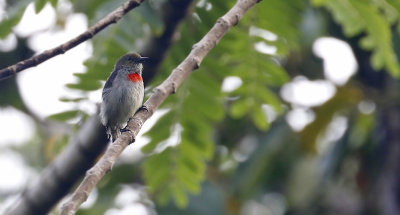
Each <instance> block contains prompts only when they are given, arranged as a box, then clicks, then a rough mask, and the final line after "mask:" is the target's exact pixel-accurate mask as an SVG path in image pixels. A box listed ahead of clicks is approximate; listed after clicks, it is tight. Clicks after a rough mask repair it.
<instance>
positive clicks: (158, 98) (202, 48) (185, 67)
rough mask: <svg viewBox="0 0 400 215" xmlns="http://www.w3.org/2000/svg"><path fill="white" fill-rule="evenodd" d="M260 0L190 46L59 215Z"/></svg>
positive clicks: (246, 3) (77, 201) (240, 5)
mask: <svg viewBox="0 0 400 215" xmlns="http://www.w3.org/2000/svg"><path fill="white" fill-rule="evenodd" d="M257 2H259V0H238V1H237V2H236V4H235V5H234V6H233V7H232V8H231V10H229V11H228V12H227V13H226V14H225V15H224V16H223V17H221V18H219V19H218V21H217V23H216V24H215V25H214V26H213V27H212V28H211V30H210V31H209V32H208V33H207V34H206V35H205V36H204V37H203V38H202V39H201V40H200V41H199V42H198V43H197V44H195V45H194V46H193V48H192V50H191V52H190V53H189V55H188V56H187V57H186V58H185V60H184V61H182V62H181V64H179V66H178V67H177V68H175V69H174V70H173V71H172V73H171V74H170V76H169V77H168V78H167V79H166V80H165V81H164V82H163V83H162V84H161V85H159V86H158V87H156V88H155V89H154V91H153V94H152V95H151V96H150V98H149V99H148V100H147V101H146V102H145V104H144V105H145V106H146V107H147V110H141V111H139V112H137V113H136V114H135V116H134V117H133V118H131V120H130V121H129V122H128V126H127V129H128V132H124V133H122V135H121V136H120V137H119V138H118V139H117V140H116V141H115V142H114V143H113V144H111V145H110V146H109V147H108V149H107V150H106V152H105V153H104V155H103V157H102V158H101V159H100V160H99V161H98V163H96V165H95V166H94V167H92V168H91V169H90V170H88V171H87V173H86V176H85V178H84V179H83V181H82V183H81V184H80V185H79V187H78V188H77V189H76V190H75V192H74V193H73V194H72V196H71V198H70V199H68V200H67V201H66V202H65V203H64V204H63V206H62V208H61V212H60V214H61V215H72V214H75V212H76V211H77V210H78V208H79V206H80V205H81V204H82V203H83V202H84V201H86V199H87V198H88V196H89V194H90V193H91V191H92V190H93V188H94V187H95V186H96V184H97V183H98V182H99V181H100V179H101V178H102V177H103V176H104V175H105V174H106V173H107V172H109V171H110V170H111V169H112V166H113V165H114V163H115V161H116V160H117V159H118V157H119V156H120V154H121V153H122V151H123V150H124V149H125V148H126V147H127V146H128V145H129V144H130V143H132V142H134V141H135V137H136V135H137V134H138V133H139V130H140V129H141V127H142V125H143V124H144V122H145V121H146V120H147V119H148V118H150V117H151V116H152V115H153V113H154V112H155V111H156V109H157V108H158V107H159V106H160V105H161V103H162V102H163V101H164V100H165V99H166V98H167V97H168V96H169V95H170V94H171V93H174V92H175V90H176V89H177V88H178V87H179V86H180V84H181V83H182V82H183V81H184V80H185V79H186V78H187V77H188V76H189V74H190V73H191V72H192V71H193V70H195V69H197V68H198V67H199V66H200V63H201V62H202V60H203V59H204V57H205V56H206V55H207V54H208V52H209V51H210V50H211V49H212V48H214V47H215V45H216V44H217V43H218V41H219V40H220V39H221V38H222V37H223V36H224V35H225V33H226V32H227V31H228V30H229V29H230V28H231V27H232V26H233V25H236V24H237V23H238V22H239V20H240V19H241V18H242V17H243V15H244V13H245V12H246V11H247V10H248V9H249V8H250V7H252V6H254V5H255V4H256V3H257Z"/></svg>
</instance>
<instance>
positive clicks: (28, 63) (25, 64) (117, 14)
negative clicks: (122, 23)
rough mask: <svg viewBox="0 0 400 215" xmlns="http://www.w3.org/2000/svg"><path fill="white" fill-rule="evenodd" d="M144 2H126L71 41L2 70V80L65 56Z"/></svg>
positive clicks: (140, 0)
mask: <svg viewBox="0 0 400 215" xmlns="http://www.w3.org/2000/svg"><path fill="white" fill-rule="evenodd" d="M143 1H144V0H129V1H126V2H125V3H124V4H123V5H121V6H120V7H119V8H117V9H115V10H114V11H113V12H111V13H109V14H108V15H107V16H106V17H104V18H103V19H101V20H99V21H98V22H97V23H96V24H95V25H93V26H92V27H90V28H89V29H88V30H86V31H85V32H83V33H82V34H80V35H79V36H77V37H75V38H73V39H71V40H70V41H68V42H66V43H64V44H61V45H59V46H57V47H55V48H53V49H49V50H46V51H44V52H43V53H41V54H39V55H36V56H33V57H31V58H28V59H26V60H24V61H20V62H18V63H16V64H14V65H12V66H9V67H7V68H4V69H2V70H0V80H3V79H6V78H9V77H11V76H13V75H15V74H17V73H18V72H21V71H22V70H25V69H27V68H30V67H34V66H37V65H39V64H40V63H42V62H44V61H46V60H48V59H50V58H52V57H54V56H57V55H59V54H64V53H65V52H67V51H68V50H70V49H71V48H74V47H75V46H77V45H79V44H81V43H82V42H85V41H86V40H88V39H90V38H92V37H93V36H94V35H96V34H97V33H99V32H100V31H101V30H103V29H104V28H106V27H107V26H109V25H111V24H113V23H116V22H118V21H119V20H120V19H121V18H122V17H123V16H124V15H125V14H127V13H128V12H129V11H131V10H132V9H133V8H135V7H138V6H139V5H140V4H141V3H142V2H143Z"/></svg>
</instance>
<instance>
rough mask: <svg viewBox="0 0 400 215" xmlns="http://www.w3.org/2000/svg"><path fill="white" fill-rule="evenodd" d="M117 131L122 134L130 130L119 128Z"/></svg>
mask: <svg viewBox="0 0 400 215" xmlns="http://www.w3.org/2000/svg"><path fill="white" fill-rule="evenodd" d="M119 131H120V132H121V133H123V132H127V131H130V129H128V128H126V127H125V128H121V129H119Z"/></svg>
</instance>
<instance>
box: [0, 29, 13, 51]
mask: <svg viewBox="0 0 400 215" xmlns="http://www.w3.org/2000/svg"><path fill="white" fill-rule="evenodd" d="M16 47H17V37H16V36H15V35H14V34H12V33H11V34H10V35H8V36H7V37H6V38H5V39H3V40H2V39H0V51H2V52H9V51H11V50H14V49H15V48H16Z"/></svg>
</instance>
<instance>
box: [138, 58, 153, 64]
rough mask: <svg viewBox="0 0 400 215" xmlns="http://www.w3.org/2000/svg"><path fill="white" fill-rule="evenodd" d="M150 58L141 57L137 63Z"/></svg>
mask: <svg viewBox="0 0 400 215" xmlns="http://www.w3.org/2000/svg"><path fill="white" fill-rule="evenodd" d="M149 59H150V58H149V57H141V58H139V59H138V62H139V63H143V62H147V61H148V60H149Z"/></svg>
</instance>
